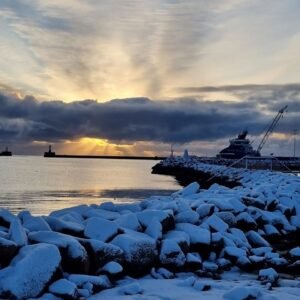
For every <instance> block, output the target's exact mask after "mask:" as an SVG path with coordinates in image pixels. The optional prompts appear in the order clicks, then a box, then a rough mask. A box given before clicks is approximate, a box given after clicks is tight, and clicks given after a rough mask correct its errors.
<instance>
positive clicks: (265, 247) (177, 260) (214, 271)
mask: <svg viewBox="0 0 300 300" xmlns="http://www.w3.org/2000/svg"><path fill="white" fill-rule="evenodd" d="M171 163H172V165H173V166H176V165H177V164H183V166H185V167H187V166H189V167H190V168H193V169H195V170H197V171H201V172H204V173H205V174H209V175H210V176H215V177H221V176H225V177H226V178H227V180H231V181H233V182H236V183H238V184H239V185H236V186H235V187H233V188H228V187H225V186H223V185H219V184H217V183H214V184H212V185H211V186H210V187H209V188H206V189H205V188H203V186H199V184H198V183H196V182H194V183H191V184H190V185H188V186H187V187H185V188H184V189H182V190H180V191H178V192H175V193H173V194H171V195H169V196H153V197H150V198H148V199H145V200H143V201H141V202H138V203H132V204H113V203H103V204H100V205H96V204H95V205H90V206H88V205H80V206H76V207H71V208H66V209H62V210H58V211H54V212H52V213H51V214H50V215H49V216H43V217H36V216H32V215H31V214H30V213H29V212H28V211H23V212H21V213H19V214H18V215H13V214H11V213H10V212H9V211H7V210H0V252H1V254H2V255H1V257H0V266H1V269H0V296H1V298H9V299H26V298H33V297H40V296H42V295H44V297H53V296H56V297H61V298H68V299H80V297H81V298H84V299H86V298H88V297H89V296H90V295H92V294H94V293H97V292H99V291H101V290H104V289H109V288H111V287H113V286H115V285H118V284H119V283H118V280H119V279H120V278H123V277H125V276H127V275H129V276H133V277H135V278H139V277H140V276H143V275H146V274H148V275H149V276H151V278H153V279H159V278H173V277H176V274H177V273H179V272H181V273H182V272H192V273H193V274H194V276H196V277H197V278H200V277H201V278H203V277H207V278H214V279H221V278H222V276H223V274H225V273H226V272H230V270H231V269H234V268H239V270H240V271H241V272H255V273H256V274H257V280H258V281H259V282H262V283H263V284H265V285H266V286H267V287H269V288H271V287H274V288H276V286H280V285H281V275H280V274H281V273H285V274H289V276H298V275H300V263H299V261H300V242H299V234H300V180H299V178H298V177H296V176H293V175H289V174H283V173H279V172H268V171H249V170H242V169H235V168H225V167H222V166H212V165H207V164H198V163H196V162H195V161H193V160H189V159H183V158H176V159H173V160H171V161H168V160H165V161H163V162H162V164H166V166H167V165H169V164H171ZM41 274H43V276H41ZM199 282H200V281H199ZM187 284H188V285H187V286H194V285H195V286H194V287H195V288H197V289H198V290H199V291H205V290H207V289H209V288H210V287H207V286H205V285H203V286H202V285H201V284H198V283H195V282H192V281H191V283H187ZM265 291H266V290H264V291H261V293H262V295H263V293H265ZM243 292H245V293H248V294H246V295H245V297H244V298H247V297H248V298H249V299H250V298H251V297H252V296H251V295H252V294H251V293H252V292H253V291H252V289H249V290H243ZM126 293H132V294H134V293H137V294H140V293H142V290H141V289H140V288H139V286H138V283H137V286H135V287H134V288H132V287H131V288H128V289H126V292H124V295H126ZM100 295H101V294H100ZM45 299H46V298H45ZM238 299H240V298H238Z"/></svg>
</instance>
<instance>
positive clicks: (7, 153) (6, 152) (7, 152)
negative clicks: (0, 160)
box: [0, 147, 12, 156]
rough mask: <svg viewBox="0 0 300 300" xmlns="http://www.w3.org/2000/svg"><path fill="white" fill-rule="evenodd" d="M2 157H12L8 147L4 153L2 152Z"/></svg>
mask: <svg viewBox="0 0 300 300" xmlns="http://www.w3.org/2000/svg"><path fill="white" fill-rule="evenodd" d="M0 156H12V152H11V151H8V147H6V148H5V150H4V151H2V152H0Z"/></svg>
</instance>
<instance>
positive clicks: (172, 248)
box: [159, 239, 186, 269]
mask: <svg viewBox="0 0 300 300" xmlns="http://www.w3.org/2000/svg"><path fill="white" fill-rule="evenodd" d="M159 260H160V262H161V263H162V265H165V266H168V267H170V268H173V269H176V268H180V267H182V266H183V265H184V264H185V261H186V259H185V255H184V254H183V252H182V251H181V249H180V247H179V246H178V244H177V243H176V242H175V241H174V240H168V239H167V240H163V241H162V244H161V250H160V255H159Z"/></svg>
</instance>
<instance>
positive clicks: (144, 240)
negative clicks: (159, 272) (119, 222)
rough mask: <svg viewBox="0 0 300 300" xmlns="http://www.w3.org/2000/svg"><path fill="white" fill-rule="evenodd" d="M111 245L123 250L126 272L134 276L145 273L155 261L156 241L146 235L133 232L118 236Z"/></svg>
mask: <svg viewBox="0 0 300 300" xmlns="http://www.w3.org/2000/svg"><path fill="white" fill-rule="evenodd" d="M111 244H113V245H115V246H118V247H120V248H121V249H122V250H123V252H124V258H125V267H126V271H127V272H128V273H129V274H132V275H134V276H138V275H140V274H144V273H147V272H148V271H149V270H150V269H151V267H152V266H153V265H154V262H155V261H156V258H157V249H156V241H155V240H154V239H152V238H151V237H149V236H148V235H146V234H143V233H140V232H134V231H132V232H129V233H125V234H120V235H118V236H116V237H115V238H114V239H113V240H112V241H111Z"/></svg>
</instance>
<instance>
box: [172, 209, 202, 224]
mask: <svg viewBox="0 0 300 300" xmlns="http://www.w3.org/2000/svg"><path fill="white" fill-rule="evenodd" d="M198 221H199V215H198V213H197V212H195V211H193V210H191V209H188V210H185V211H182V212H180V213H178V214H177V215H176V216H175V222H176V223H191V224H196V223H197V222H198Z"/></svg>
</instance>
